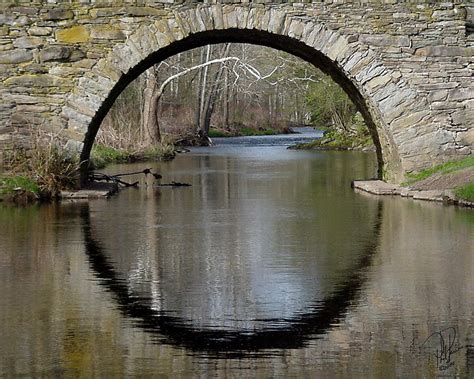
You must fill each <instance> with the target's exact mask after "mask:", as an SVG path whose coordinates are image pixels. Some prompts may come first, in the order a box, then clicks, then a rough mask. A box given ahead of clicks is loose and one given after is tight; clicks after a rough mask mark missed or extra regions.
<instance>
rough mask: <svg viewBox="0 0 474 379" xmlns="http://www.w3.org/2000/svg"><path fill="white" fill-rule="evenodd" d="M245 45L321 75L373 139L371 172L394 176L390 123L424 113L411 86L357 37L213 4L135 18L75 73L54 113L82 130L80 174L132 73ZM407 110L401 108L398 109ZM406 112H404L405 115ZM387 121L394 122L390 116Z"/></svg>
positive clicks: (397, 161)
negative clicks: (298, 61) (343, 95)
mask: <svg viewBox="0 0 474 379" xmlns="http://www.w3.org/2000/svg"><path fill="white" fill-rule="evenodd" d="M223 42H242V43H253V44H259V45H265V46H268V47H273V48H276V49H279V50H283V51H286V52H288V53H291V54H293V55H296V56H298V57H300V58H302V59H304V60H306V61H307V62H309V63H312V64H314V65H315V66H317V67H318V68H320V69H321V70H322V71H323V72H325V73H327V74H329V75H330V76H331V77H332V78H333V79H334V80H335V81H336V82H337V83H338V84H339V85H340V86H341V87H342V88H343V89H344V90H345V91H346V92H347V93H348V94H349V96H350V97H351V99H352V100H353V101H354V103H355V104H356V105H357V107H358V108H359V110H360V111H361V113H362V115H363V117H364V119H365V121H366V123H367V125H368V126H369V130H370V132H371V135H372V137H373V140H374V143H375V145H376V149H377V157H378V162H379V176H380V177H382V176H384V177H385V178H386V179H389V180H391V181H401V180H402V178H403V174H404V171H405V167H404V164H403V163H404V162H403V158H404V157H403V156H402V155H401V154H400V152H399V149H398V146H397V144H396V142H395V141H394V136H395V134H396V133H397V123H399V124H400V126H401V125H405V124H406V121H407V120H406V119H407V117H411V118H412V120H411V121H413V122H415V123H416V122H418V121H420V120H421V119H422V117H423V116H424V115H426V114H423V112H419V111H417V110H414V108H415V104H417V108H419V107H420V106H422V104H421V103H420V102H419V100H420V99H417V96H416V91H415V90H413V89H412V88H410V87H409V85H408V84H407V83H406V82H405V81H404V80H402V79H401V75H400V73H398V72H397V71H395V70H394V69H392V68H389V67H387V66H385V65H384V63H383V61H382V60H381V59H379V57H378V56H377V53H376V52H375V51H374V50H372V49H371V48H370V47H369V46H368V45H367V44H364V43H363V42H361V41H359V40H358V38H357V37H354V36H347V35H343V34H341V33H339V32H338V31H337V30H331V29H330V28H329V27H327V26H326V25H325V24H324V23H322V22H319V21H318V20H317V19H316V18H313V17H308V16H306V17H304V16H301V15H298V14H295V13H292V12H287V11H285V10H281V9H278V8H272V7H268V8H267V7H245V6H226V5H221V4H214V5H210V6H209V5H200V6H196V7H189V8H178V9H176V10H174V11H173V12H172V14H171V16H169V17H168V18H162V19H160V20H158V21H154V22H153V21H151V22H150V21H148V22H144V23H143V24H141V25H140V26H139V27H138V28H137V29H136V30H135V31H134V32H133V33H132V34H131V35H129V36H128V38H127V39H126V40H125V42H123V43H119V44H117V45H115V46H114V47H113V48H112V50H111V51H110V52H109V53H108V55H107V56H106V57H104V58H102V59H101V60H99V61H98V62H97V63H96V64H95V66H94V67H93V68H92V70H91V71H90V72H89V73H87V74H86V76H84V77H82V78H80V79H79V80H78V82H77V84H76V85H75V88H74V90H73V92H72V93H71V95H70V96H69V98H68V99H67V102H66V105H65V106H64V108H63V111H62V114H63V116H65V117H66V118H67V119H68V125H69V127H72V128H74V129H76V130H80V131H81V132H83V133H85V138H84V146H83V150H82V153H81V161H82V162H84V163H83V165H82V170H81V172H82V175H81V177H82V179H83V180H84V178H85V177H86V176H85V174H86V170H87V162H88V159H89V155H90V151H91V148H92V145H93V143H94V139H95V136H96V134H97V131H98V129H99V127H100V124H101V122H102V120H103V118H104V117H105V115H106V114H107V112H108V110H109V109H110V107H111V105H112V104H113V102H114V101H115V99H116V98H117V97H118V95H119V94H120V93H121V92H122V90H123V89H124V88H125V87H126V86H127V85H128V84H129V83H130V82H132V81H133V80H134V79H135V78H136V77H137V76H138V75H140V74H141V73H142V72H144V71H145V70H146V69H148V68H149V67H151V66H152V65H153V64H156V63H158V62H160V61H162V60H164V59H166V58H168V57H170V56H172V55H175V54H177V53H179V52H183V51H186V50H189V49H192V48H195V47H199V46H203V45H206V44H210V43H211V44H214V43H223ZM406 108H411V109H410V111H409V112H404V111H405V110H406ZM406 115H407V116H406ZM394 121H395V122H394Z"/></svg>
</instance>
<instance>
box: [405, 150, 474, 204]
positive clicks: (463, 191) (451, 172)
mask: <svg viewBox="0 0 474 379" xmlns="http://www.w3.org/2000/svg"><path fill="white" fill-rule="evenodd" d="M473 171H474V157H473V156H469V157H466V158H464V159H459V160H455V161H449V162H445V163H442V164H440V165H436V166H433V167H430V168H428V169H425V170H422V171H419V172H416V173H412V174H408V175H407V181H406V182H405V183H403V185H404V186H410V187H412V188H420V187H423V186H425V185H428V186H429V185H436V183H442V184H440V185H442V186H444V187H445V189H452V190H453V192H454V195H455V196H456V198H457V199H459V200H465V201H469V202H474V181H472V177H473V176H474V175H473ZM433 183H434V184H433ZM428 189H429V188H428Z"/></svg>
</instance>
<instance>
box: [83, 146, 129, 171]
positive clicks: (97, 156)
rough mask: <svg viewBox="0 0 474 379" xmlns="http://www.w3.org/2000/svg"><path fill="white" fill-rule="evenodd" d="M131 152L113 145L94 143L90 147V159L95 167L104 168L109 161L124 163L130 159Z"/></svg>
mask: <svg viewBox="0 0 474 379" xmlns="http://www.w3.org/2000/svg"><path fill="white" fill-rule="evenodd" d="M131 158H132V154H131V153H129V152H128V151H121V150H117V149H114V148H113V147H108V146H103V145H99V144H96V145H94V147H93V148H92V153H91V161H92V165H93V167H94V168H95V169H98V168H104V167H105V166H106V165H107V164H109V163H125V162H128V161H130V160H131Z"/></svg>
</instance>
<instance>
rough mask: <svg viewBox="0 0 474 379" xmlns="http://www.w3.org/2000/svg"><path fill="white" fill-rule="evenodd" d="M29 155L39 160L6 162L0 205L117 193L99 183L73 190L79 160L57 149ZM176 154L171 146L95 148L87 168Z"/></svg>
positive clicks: (37, 149) (0, 183) (37, 150)
mask: <svg viewBox="0 0 474 379" xmlns="http://www.w3.org/2000/svg"><path fill="white" fill-rule="evenodd" d="M32 152H33V154H34V156H35V157H36V158H41V159H37V160H36V161H34V160H32V159H33V158H32V159H29V158H28V156H27V155H26V154H22V155H21V156H15V157H14V158H12V160H11V162H9V166H10V169H7V170H5V171H4V172H3V173H2V174H1V175H0V202H5V203H12V204H18V205H26V204H30V203H35V202H49V201H53V200H59V199H65V198H69V199H72V198H75V199H92V198H103V197H108V196H110V195H112V194H113V193H115V192H117V190H118V188H115V187H114V186H102V185H101V183H91V184H90V185H89V186H88V187H87V188H83V189H81V190H77V188H76V186H77V182H78V172H79V157H77V156H76V155H74V154H71V153H70V152H68V151H67V150H64V149H62V148H60V147H58V146H55V147H54V148H52V147H51V146H46V145H45V146H42V147H39V146H36V147H35V148H34V149H33V150H32ZM176 153H177V150H176V148H175V146H174V145H172V144H169V143H165V144H161V145H160V146H157V147H154V148H149V149H141V150H136V151H127V150H119V149H114V148H112V147H108V146H103V145H100V144H97V145H94V148H93V150H92V152H91V168H92V169H93V170H98V169H102V168H105V167H106V166H107V165H109V164H115V163H134V162H146V161H157V160H161V161H169V160H171V159H173V158H174V157H175V155H176ZM39 161H40V162H39ZM31 162H33V163H34V165H33V166H31V165H30V163H31ZM39 163H41V164H39ZM38 164H39V165H38ZM38 168H40V170H38Z"/></svg>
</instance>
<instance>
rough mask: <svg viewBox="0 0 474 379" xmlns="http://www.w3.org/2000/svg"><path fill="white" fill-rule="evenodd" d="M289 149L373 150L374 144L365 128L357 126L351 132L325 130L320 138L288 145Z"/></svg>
mask: <svg viewBox="0 0 474 379" xmlns="http://www.w3.org/2000/svg"><path fill="white" fill-rule="evenodd" d="M289 149H290V150H356V151H375V146H374V143H373V141H372V137H371V136H370V134H369V133H368V130H367V128H359V129H357V130H355V131H354V132H353V133H352V134H347V133H341V132H339V131H337V130H326V131H324V135H323V137H322V138H318V139H315V140H314V141H311V142H305V143H298V144H295V145H293V146H290V147H289Z"/></svg>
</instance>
